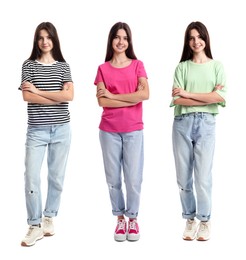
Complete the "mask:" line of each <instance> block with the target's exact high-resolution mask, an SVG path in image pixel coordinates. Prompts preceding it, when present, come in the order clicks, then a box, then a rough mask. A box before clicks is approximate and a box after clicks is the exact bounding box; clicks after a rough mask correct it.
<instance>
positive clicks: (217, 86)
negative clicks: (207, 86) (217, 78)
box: [213, 84, 224, 91]
mask: <svg viewBox="0 0 246 260" xmlns="http://www.w3.org/2000/svg"><path fill="white" fill-rule="evenodd" d="M223 87H224V86H222V85H220V84H218V85H216V86H215V87H214V90H213V91H216V90H222V89H223Z"/></svg>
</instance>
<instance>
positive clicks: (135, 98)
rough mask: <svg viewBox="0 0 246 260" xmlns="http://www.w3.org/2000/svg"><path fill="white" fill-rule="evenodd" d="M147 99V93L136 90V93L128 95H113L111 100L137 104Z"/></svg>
mask: <svg viewBox="0 0 246 260" xmlns="http://www.w3.org/2000/svg"><path fill="white" fill-rule="evenodd" d="M148 98H149V93H148V92H147V91H144V90H137V91H136V92H133V93H129V94H114V95H112V100H118V101H123V102H130V103H139V102H142V101H144V100H147V99H148Z"/></svg>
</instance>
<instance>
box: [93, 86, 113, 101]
mask: <svg viewBox="0 0 246 260" xmlns="http://www.w3.org/2000/svg"><path fill="white" fill-rule="evenodd" d="M96 96H97V98H100V97H106V98H111V99H113V94H112V93H110V92H109V91H108V90H107V89H106V88H104V89H98V90H97V95H96Z"/></svg>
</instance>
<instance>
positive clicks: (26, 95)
mask: <svg viewBox="0 0 246 260" xmlns="http://www.w3.org/2000/svg"><path fill="white" fill-rule="evenodd" d="M22 96H23V100H24V101H26V102H28V103H36V104H42V105H55V104H59V103H60V102H57V101H54V100H51V99H48V98H45V97H42V96H39V95H37V94H34V93H32V92H29V91H23V92H22Z"/></svg>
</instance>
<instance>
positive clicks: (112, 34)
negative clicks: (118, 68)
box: [105, 22, 137, 61]
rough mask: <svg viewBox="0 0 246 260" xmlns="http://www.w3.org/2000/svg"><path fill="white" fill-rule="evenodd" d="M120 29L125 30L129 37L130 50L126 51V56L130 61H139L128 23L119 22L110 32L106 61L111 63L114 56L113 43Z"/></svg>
mask: <svg viewBox="0 0 246 260" xmlns="http://www.w3.org/2000/svg"><path fill="white" fill-rule="evenodd" d="M120 29H123V30H125V32H126V35H127V41H128V48H127V50H126V56H127V57H128V58H130V59H137V57H136V55H135V53H134V50H133V44H132V33H131V29H130V27H129V25H128V24H126V23H122V22H118V23H116V24H114V25H113V26H112V28H111V30H110V32H109V35H108V43H107V51H106V57H105V61H110V60H111V59H112V57H113V55H114V50H113V47H112V42H113V39H114V38H115V37H116V35H117V32H118V30H120Z"/></svg>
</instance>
